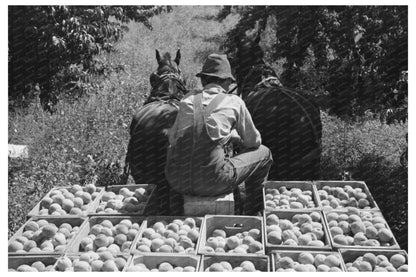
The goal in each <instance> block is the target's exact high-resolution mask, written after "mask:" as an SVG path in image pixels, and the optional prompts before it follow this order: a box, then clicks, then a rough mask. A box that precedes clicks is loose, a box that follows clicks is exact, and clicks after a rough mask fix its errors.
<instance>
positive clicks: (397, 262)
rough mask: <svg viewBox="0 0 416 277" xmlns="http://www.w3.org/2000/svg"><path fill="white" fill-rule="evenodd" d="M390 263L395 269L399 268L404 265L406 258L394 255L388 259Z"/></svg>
mask: <svg viewBox="0 0 416 277" xmlns="http://www.w3.org/2000/svg"><path fill="white" fill-rule="evenodd" d="M390 263H391V264H392V265H393V266H394V267H395V268H399V267H401V266H402V265H404V264H405V263H406V258H405V257H404V256H403V255H401V254H394V255H393V256H391V258H390Z"/></svg>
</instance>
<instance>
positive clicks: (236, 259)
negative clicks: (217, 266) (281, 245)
mask: <svg viewBox="0 0 416 277" xmlns="http://www.w3.org/2000/svg"><path fill="white" fill-rule="evenodd" d="M222 261H226V262H228V263H230V264H231V266H232V268H233V269H234V268H235V267H238V266H240V265H241V263H242V262H244V261H250V262H252V263H253V264H254V266H255V268H256V270H259V271H262V272H269V271H270V262H269V256H266V255H258V256H241V255H240V256H231V255H221V254H216V255H203V256H202V260H201V266H200V267H199V271H205V270H207V269H208V268H209V267H210V266H211V265H212V264H214V263H220V262H222Z"/></svg>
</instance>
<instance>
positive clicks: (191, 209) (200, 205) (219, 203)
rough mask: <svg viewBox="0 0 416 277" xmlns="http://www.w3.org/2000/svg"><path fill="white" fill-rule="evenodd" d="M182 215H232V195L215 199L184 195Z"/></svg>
mask: <svg viewBox="0 0 416 277" xmlns="http://www.w3.org/2000/svg"><path fill="white" fill-rule="evenodd" d="M183 198H184V204H183V209H184V214H185V215H187V216H205V215H206V214H225V215H233V214H234V194H233V193H232V192H231V193H228V194H224V195H220V196H215V197H199V196H188V195H184V196H183Z"/></svg>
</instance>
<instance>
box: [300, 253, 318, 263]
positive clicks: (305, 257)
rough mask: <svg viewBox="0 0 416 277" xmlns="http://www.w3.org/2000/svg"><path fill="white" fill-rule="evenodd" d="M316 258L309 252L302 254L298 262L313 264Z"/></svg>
mask: <svg viewBox="0 0 416 277" xmlns="http://www.w3.org/2000/svg"><path fill="white" fill-rule="evenodd" d="M314 260H315V258H314V257H313V255H312V254H311V253H309V252H301V253H300V254H299V256H298V261H299V263H301V264H313V262H314Z"/></svg>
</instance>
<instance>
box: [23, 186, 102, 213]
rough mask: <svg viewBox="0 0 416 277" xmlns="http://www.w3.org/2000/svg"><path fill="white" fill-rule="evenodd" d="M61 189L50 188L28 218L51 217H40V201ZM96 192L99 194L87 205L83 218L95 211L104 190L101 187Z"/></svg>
mask: <svg viewBox="0 0 416 277" xmlns="http://www.w3.org/2000/svg"><path fill="white" fill-rule="evenodd" d="M62 188H65V189H69V188H70V187H62ZM58 189H61V187H55V188H52V189H51V190H50V191H49V192H48V193H47V194H46V195H45V196H44V197H43V198H42V199H41V200H40V201H39V202H38V203H37V204H36V205H35V207H33V209H32V210H31V211H30V212H29V213H28V218H30V217H33V216H53V215H40V214H39V211H40V209H41V207H40V204H41V202H42V200H43V199H44V198H45V197H49V196H50V195H51V193H52V192H53V191H55V190H58ZM97 191H98V192H99V194H98V196H97V197H96V198H95V199H94V200H92V201H91V202H90V203H89V204H88V205H87V209H86V210H85V215H84V216H85V217H86V216H87V215H88V213H90V212H91V211H93V210H95V209H96V208H97V206H98V199H99V198H100V196H101V194H102V193H103V192H104V188H102V187H97ZM54 216H56V215H54ZM63 216H68V217H80V216H79V215H71V214H66V215H63Z"/></svg>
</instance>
